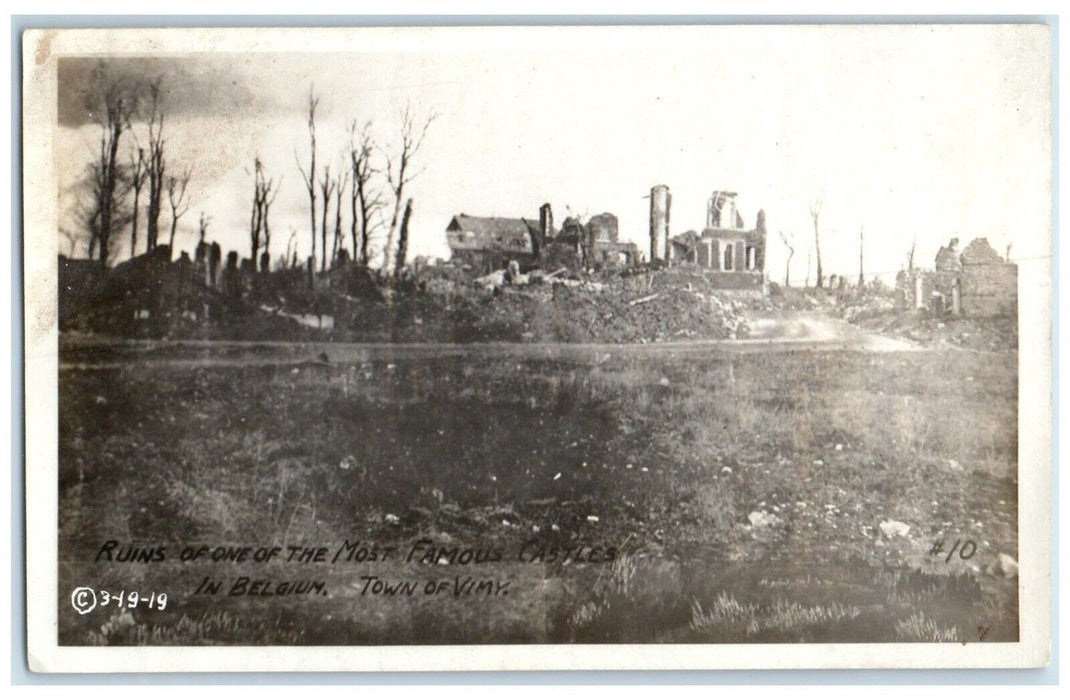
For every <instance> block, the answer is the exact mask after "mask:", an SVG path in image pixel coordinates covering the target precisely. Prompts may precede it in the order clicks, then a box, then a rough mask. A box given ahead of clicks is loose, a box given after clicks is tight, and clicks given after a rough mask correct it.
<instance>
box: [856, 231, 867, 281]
mask: <svg viewBox="0 0 1070 700" xmlns="http://www.w3.org/2000/svg"><path fill="white" fill-rule="evenodd" d="M865 245H866V227H865V226H863V227H861V228H860V229H859V230H858V291H859V293H861V292H862V287H864V286H865V284H866V278H865V276H864V275H863V274H862V251H863V250H864V249H865Z"/></svg>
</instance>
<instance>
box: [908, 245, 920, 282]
mask: <svg viewBox="0 0 1070 700" xmlns="http://www.w3.org/2000/svg"><path fill="white" fill-rule="evenodd" d="M917 247H918V237H917V236H914V240H912V241H911V242H910V252H909V253H908V254H907V271H908V272H910V274H911V275H913V274H914V251H915V249H917Z"/></svg>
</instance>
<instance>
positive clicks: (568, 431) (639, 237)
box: [22, 23, 1053, 671]
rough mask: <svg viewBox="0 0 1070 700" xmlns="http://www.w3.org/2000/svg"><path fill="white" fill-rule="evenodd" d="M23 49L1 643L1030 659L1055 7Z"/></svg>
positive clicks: (1041, 477)
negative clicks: (1044, 17) (888, 17)
mask: <svg viewBox="0 0 1070 700" xmlns="http://www.w3.org/2000/svg"><path fill="white" fill-rule="evenodd" d="M23 53H24V66H23V70H24V82H23V105H24V111H23V124H22V129H23V147H24V152H25V157H24V170H23V191H24V194H25V201H24V203H23V210H24V214H23V216H24V218H25V229H24V234H23V235H24V250H25V258H24V267H23V274H24V282H25V297H26V308H25V319H26V327H25V339H26V340H25V342H26V346H25V357H26V396H27V407H26V425H27V442H26V445H27V448H26V460H27V462H26V481H27V506H26V507H27V517H28V519H29V520H28V526H27V527H28V530H27V557H28V562H27V573H28V579H27V591H28V595H29V600H28V624H29V632H28V634H29V647H30V648H29V651H30V654H31V667H34V669H35V670H41V671H87V670H96V671H101V670H103V671H122V670H131V669H134V668H136V669H138V670H187V671H188V670H262V669H264V668H272V669H276V670H427V669H433V670H444V669H452V670H459V669H465V668H467V669H486V668H507V669H520V670H522V669H553V668H558V669H561V668H588V669H599V668H602V669H612V668H635V669H640V668H741V667H749V668H762V667H768V668H777V667H791V668H834V667H883V668H894V667H901V666H909V667H964V666H965V667H969V666H976V667H994V666H1007V667H1014V666H1041V665H1043V664H1045V663H1046V661H1047V655H1048V648H1049V643H1050V585H1051V580H1050V567H1051V552H1050V520H1049V519H1050V510H1051V389H1052V367H1051V343H1052V339H1051V325H1052V317H1051V314H1052V311H1051V309H1052V302H1051V294H1052V261H1051V252H1052V235H1053V234H1052V221H1053V218H1052V210H1053V195H1052V158H1053V155H1052V143H1053V139H1052V88H1051V85H1052V70H1053V66H1052V37H1051V27H1050V26H1047V25H1043V24H1028V23H1023V24H958V25H956V24H924V25H893V24H869V25H858V24H835V25H815V24H811V25H805V26H804V25H790V24H781V25H767V26H766V25H748V26H742V25H739V26H734V25H708V26H556V27H555V26H531V27H516V26H514V27H494V26H485V27H407V28H386V27H374V28H372V27H366V28H347V29H330V28H324V29H308V28H303V29H298V28H290V29H286V28H275V29H265V28H261V29H251V28H250V29H233V28H232V29H158V30H155V29H87V30H74V29H71V30H34V31H31V32H28V33H27V34H25V35H24V37H23ZM324 648H328V650H327V651H324Z"/></svg>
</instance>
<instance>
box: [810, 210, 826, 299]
mask: <svg viewBox="0 0 1070 700" xmlns="http://www.w3.org/2000/svg"><path fill="white" fill-rule="evenodd" d="M821 200H822V197H818V198H817V200H816V201H815V202H813V203H812V204H811V205H810V217H811V218H812V219H813V220H814V252H815V254H816V256H817V288H818V289H821V287H822V284H823V283H822V277H821V275H822V271H821V229H820V227H819V226H818V220H819V219H820V218H821V204H822V201H821Z"/></svg>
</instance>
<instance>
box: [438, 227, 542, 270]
mask: <svg viewBox="0 0 1070 700" xmlns="http://www.w3.org/2000/svg"><path fill="white" fill-rule="evenodd" d="M541 233H542V232H540V231H539V226H538V224H537V223H536V222H534V221H528V220H526V219H508V218H503V217H495V216H469V215H468V214H458V215H457V216H455V217H453V219H451V220H450V223H449V225H448V226H447V227H446V242H447V243H448V244H449V247H450V253H451V258H452V260H454V261H455V262H456V263H458V264H461V265H465V266H469V267H471V268H473V269H474V271H475V272H477V273H479V274H485V273H487V272H492V271H494V270H501V269H503V268H505V267H507V266H508V265H509V261H510V260H516V261H517V262H518V263H520V266H521V267H522V268H530V267H531V266H532V264H533V263H534V261H535V257H536V251H537V250H538V248H539V240H540V239H541V238H542V236H541V235H540V234H541Z"/></svg>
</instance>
